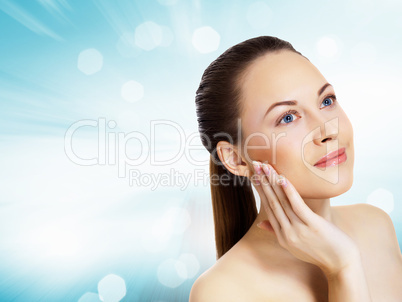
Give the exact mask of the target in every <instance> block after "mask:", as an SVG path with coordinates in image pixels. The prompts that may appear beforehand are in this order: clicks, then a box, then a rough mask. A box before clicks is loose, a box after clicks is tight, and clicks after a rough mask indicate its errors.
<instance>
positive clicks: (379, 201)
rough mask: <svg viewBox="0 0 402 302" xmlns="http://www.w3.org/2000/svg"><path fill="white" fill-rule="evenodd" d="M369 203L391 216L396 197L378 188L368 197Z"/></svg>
mask: <svg viewBox="0 0 402 302" xmlns="http://www.w3.org/2000/svg"><path fill="white" fill-rule="evenodd" d="M367 203H368V204H371V205H373V206H376V207H378V208H380V209H383V210H384V211H385V212H387V213H388V214H390V213H391V212H392V211H393V210H394V195H393V194H392V193H391V192H390V191H388V190H386V189H383V188H378V189H376V190H374V191H373V192H372V193H371V194H370V195H369V196H368V197H367Z"/></svg>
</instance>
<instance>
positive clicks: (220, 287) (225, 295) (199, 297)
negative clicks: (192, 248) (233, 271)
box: [189, 264, 247, 302]
mask: <svg viewBox="0 0 402 302" xmlns="http://www.w3.org/2000/svg"><path fill="white" fill-rule="evenodd" d="M215 301H216V302H218V301H235V302H236V301H239V302H240V301H247V299H245V297H242V296H241V295H240V291H239V289H238V287H237V286H236V282H235V279H234V278H233V276H230V275H228V274H227V272H226V271H225V270H223V269H221V268H220V267H218V266H216V264H215V265H214V266H212V267H211V268H209V269H208V270H207V271H205V272H204V273H203V274H201V275H200V276H199V277H198V278H197V280H196V281H195V282H194V284H193V286H192V288H191V291H190V298H189V302H215Z"/></svg>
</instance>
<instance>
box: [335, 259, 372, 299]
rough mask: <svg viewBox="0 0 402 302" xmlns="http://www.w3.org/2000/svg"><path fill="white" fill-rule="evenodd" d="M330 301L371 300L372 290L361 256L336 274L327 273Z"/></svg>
mask: <svg viewBox="0 0 402 302" xmlns="http://www.w3.org/2000/svg"><path fill="white" fill-rule="evenodd" d="M327 279H328V301H329V302H338V301H339V302H340V301H342V302H348V301H359V302H371V301H372V300H371V297H370V292H369V288H368V285H367V280H366V276H365V274H364V269H363V264H362V262H361V259H360V257H358V258H357V259H356V262H355V263H353V264H352V265H351V266H348V267H347V268H345V269H343V270H342V271H340V272H339V273H337V274H335V275H327Z"/></svg>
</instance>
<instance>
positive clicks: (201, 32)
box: [193, 26, 221, 53]
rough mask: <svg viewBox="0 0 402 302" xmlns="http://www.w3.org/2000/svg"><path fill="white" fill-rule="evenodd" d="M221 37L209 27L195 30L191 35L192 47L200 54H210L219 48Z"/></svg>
mask: <svg viewBox="0 0 402 302" xmlns="http://www.w3.org/2000/svg"><path fill="white" fill-rule="evenodd" d="M220 40H221V37H220V36H219V34H218V33H217V32H216V31H215V30H214V29H213V28H212V27H210V26H204V27H200V28H198V29H196V30H195V31H194V33H193V46H194V47H195V49H197V50H198V51H199V52H200V53H210V52H213V51H215V50H217V49H218V48H219V43H220Z"/></svg>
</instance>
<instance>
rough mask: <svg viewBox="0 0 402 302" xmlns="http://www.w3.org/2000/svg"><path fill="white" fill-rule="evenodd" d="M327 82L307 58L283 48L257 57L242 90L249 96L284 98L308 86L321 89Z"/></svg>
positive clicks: (243, 93)
mask: <svg viewBox="0 0 402 302" xmlns="http://www.w3.org/2000/svg"><path fill="white" fill-rule="evenodd" d="M323 82H326V80H325V78H324V77H323V75H322V74H321V73H320V72H319V70H318V69H317V68H316V67H315V66H314V65H313V64H312V63H311V62H310V61H308V60H307V59H306V58H304V57H303V56H301V55H299V54H297V53H294V52H291V51H281V52H276V53H269V54H267V55H264V56H262V57H260V58H258V59H257V60H255V61H254V62H253V63H252V64H251V65H250V66H249V67H248V68H247V70H246V71H245V73H244V76H243V77H242V81H241V91H242V96H243V97H245V98H247V99H248V98H253V99H254V98H256V97H260V96H263V97H264V98H267V97H269V98H270V99H273V101H280V100H282V99H286V98H289V97H290V98H293V97H294V96H295V94H296V95H297V94H299V93H303V92H306V91H305V90H306V89H307V90H308V89H312V90H317V87H318V86H320V85H322V83H323ZM315 86H317V87H315Z"/></svg>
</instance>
